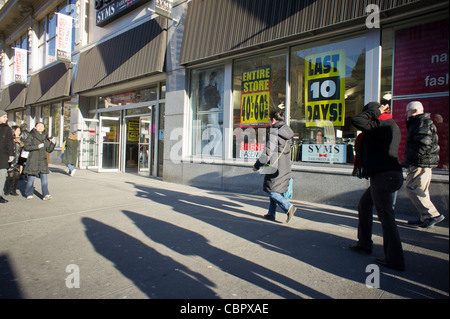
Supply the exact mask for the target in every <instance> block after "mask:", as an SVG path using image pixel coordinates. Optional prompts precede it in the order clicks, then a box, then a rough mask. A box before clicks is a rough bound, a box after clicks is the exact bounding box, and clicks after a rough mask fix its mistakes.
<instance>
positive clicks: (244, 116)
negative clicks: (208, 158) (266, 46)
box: [233, 50, 287, 160]
mask: <svg viewBox="0 0 450 319" xmlns="http://www.w3.org/2000/svg"><path fill="white" fill-rule="evenodd" d="M286 64H287V50H281V51H280V50H278V51H272V52H268V53H265V54H261V55H257V56H253V57H251V58H246V59H243V60H236V61H235V62H234V65H233V157H234V158H237V159H246V160H247V159H249V160H250V159H251V160H253V159H257V158H258V157H259V156H260V155H261V153H262V151H263V150H264V145H265V138H266V130H267V128H268V127H269V126H270V124H269V112H270V111H271V110H279V111H284V110H285V106H286Z"/></svg>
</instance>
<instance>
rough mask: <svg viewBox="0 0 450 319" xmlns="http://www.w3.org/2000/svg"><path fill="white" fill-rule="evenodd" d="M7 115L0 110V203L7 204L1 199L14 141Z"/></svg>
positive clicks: (12, 156) (12, 154) (11, 159)
mask: <svg viewBox="0 0 450 319" xmlns="http://www.w3.org/2000/svg"><path fill="white" fill-rule="evenodd" d="M7 122H8V115H7V114H6V112H5V111H3V110H0V203H2V204H3V203H7V202H8V201H7V200H6V199H5V198H3V196H2V195H3V188H4V187H5V182H6V176H7V169H8V168H9V166H10V164H9V163H10V162H12V161H13V159H14V141H13V136H12V131H11V128H10V127H9V125H8V123H7Z"/></svg>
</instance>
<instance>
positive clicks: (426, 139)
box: [402, 101, 445, 228]
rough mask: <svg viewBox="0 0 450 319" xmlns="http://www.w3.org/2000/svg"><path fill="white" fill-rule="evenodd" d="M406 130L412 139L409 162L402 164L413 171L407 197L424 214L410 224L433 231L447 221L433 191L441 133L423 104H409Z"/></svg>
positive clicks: (407, 151)
mask: <svg viewBox="0 0 450 319" xmlns="http://www.w3.org/2000/svg"><path fill="white" fill-rule="evenodd" d="M406 127H407V128H408V136H407V138H406V147H405V161H404V162H403V163H402V166H404V167H406V168H408V169H409V172H408V176H407V177H406V194H408V197H409V198H410V199H411V201H412V202H413V204H414V206H415V207H416V208H417V210H418V211H419V214H420V217H419V219H418V220H417V221H410V222H409V224H410V225H415V226H420V227H424V228H430V227H433V226H434V225H435V224H437V223H439V222H441V221H443V220H444V219H445V218H444V215H442V214H440V213H439V212H438V210H437V209H436V207H435V206H434V205H433V203H432V202H431V200H430V192H429V187H430V183H431V174H432V173H431V169H432V168H434V167H436V166H437V165H438V163H439V151H440V149H439V145H438V136H437V130H436V126H434V124H433V121H432V120H431V117H430V114H429V113H424V111H423V105H422V103H420V102H418V101H414V102H410V103H408V105H406Z"/></svg>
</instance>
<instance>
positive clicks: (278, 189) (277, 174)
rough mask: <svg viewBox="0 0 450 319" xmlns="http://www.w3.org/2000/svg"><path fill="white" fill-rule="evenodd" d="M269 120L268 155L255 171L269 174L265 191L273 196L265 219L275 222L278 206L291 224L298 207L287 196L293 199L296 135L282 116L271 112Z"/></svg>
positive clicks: (265, 155) (265, 153)
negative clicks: (292, 154) (293, 151)
mask: <svg viewBox="0 0 450 319" xmlns="http://www.w3.org/2000/svg"><path fill="white" fill-rule="evenodd" d="M269 118H270V123H271V129H270V133H269V136H268V137H267V139H266V146H265V148H264V152H263V153H262V154H261V156H260V157H259V159H258V160H257V161H256V163H255V164H254V166H253V171H254V172H256V171H258V170H260V169H261V170H262V174H265V176H264V183H263V190H264V191H265V192H266V193H268V194H269V198H270V205H269V211H268V213H267V214H266V215H264V216H263V217H264V218H266V219H269V220H272V221H274V220H275V214H276V207H277V205H278V206H280V208H281V210H282V211H283V212H285V213H286V214H287V219H286V222H287V223H288V222H289V221H290V219H291V218H292V216H294V214H295V211H296V208H295V207H294V205H292V204H291V203H290V202H289V201H288V199H287V198H286V197H285V195H284V194H286V196H288V197H289V196H290V197H291V198H292V184H293V180H292V181H291V145H292V140H291V139H292V137H293V136H294V132H292V130H291V129H290V128H289V126H287V125H286V123H285V122H284V117H283V115H282V114H281V113H280V112H278V111H271V112H270V113H269ZM290 186H291V187H290ZM289 187H290V189H289Z"/></svg>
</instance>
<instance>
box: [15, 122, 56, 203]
mask: <svg viewBox="0 0 450 319" xmlns="http://www.w3.org/2000/svg"><path fill="white" fill-rule="evenodd" d="M44 129H45V127H44V123H42V122H39V123H37V124H36V125H35V127H34V129H32V130H31V132H30V134H29V135H28V138H27V139H26V140H25V141H24V146H23V148H24V150H25V151H27V152H29V154H28V159H27V165H26V166H25V169H24V174H26V175H28V179H27V186H26V187H25V196H26V198H27V199H32V198H33V193H34V179H35V178H36V176H39V177H40V179H41V188H42V196H43V198H42V199H43V200H49V199H51V198H52V197H51V195H50V194H49V191H48V179H47V175H48V173H49V170H48V160H47V152H48V153H51V152H53V150H54V148H55V138H51V139H49V138H48V135H47V133H46V132H45V131H44Z"/></svg>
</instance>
